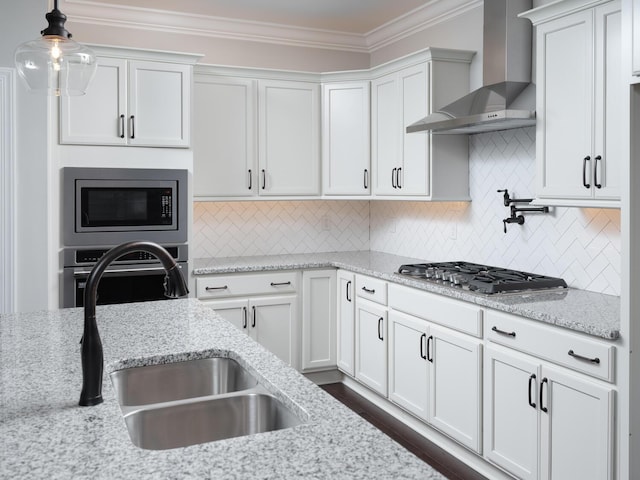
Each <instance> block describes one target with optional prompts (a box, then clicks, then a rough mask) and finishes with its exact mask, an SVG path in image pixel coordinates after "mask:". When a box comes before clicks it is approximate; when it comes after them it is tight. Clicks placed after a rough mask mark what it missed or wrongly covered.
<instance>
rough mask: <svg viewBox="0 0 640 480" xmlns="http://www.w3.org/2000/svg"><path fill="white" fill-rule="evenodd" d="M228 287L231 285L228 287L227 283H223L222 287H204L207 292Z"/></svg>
mask: <svg viewBox="0 0 640 480" xmlns="http://www.w3.org/2000/svg"><path fill="white" fill-rule="evenodd" d="M227 288H229V287H228V286H226V285H223V286H222V287H205V288H204V289H205V290H206V291H207V292H210V291H212V290H226V289H227Z"/></svg>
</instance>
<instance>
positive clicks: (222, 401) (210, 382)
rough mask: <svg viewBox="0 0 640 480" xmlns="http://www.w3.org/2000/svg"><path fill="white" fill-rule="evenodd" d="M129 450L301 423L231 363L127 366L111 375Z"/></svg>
mask: <svg viewBox="0 0 640 480" xmlns="http://www.w3.org/2000/svg"><path fill="white" fill-rule="evenodd" d="M110 376H111V380H112V382H113V385H114V388H115V391H116V396H117V399H118V403H120V408H121V410H122V414H123V416H124V420H125V424H126V425H127V429H128V430H129V436H130V437H131V441H132V442H133V444H134V445H136V446H138V447H140V448H145V449H148V450H166V449H170V448H178V447H187V446H189V445H196V444H199V443H206V442H212V441H215V440H222V439H225V438H232V437H239V436H243V435H250V434H254V433H263V432H269V431H272V430H281V429H283V428H289V427H294V426H296V425H300V424H301V423H303V421H302V420H301V419H300V418H299V417H298V416H297V415H296V414H295V413H294V412H293V411H292V410H290V409H289V408H288V407H287V406H286V405H284V404H283V403H282V402H281V401H280V400H278V399H277V398H276V397H275V396H273V395H271V394H270V393H269V392H268V391H267V390H266V389H265V388H264V387H263V386H262V385H260V383H259V382H258V380H257V379H256V378H255V377H254V376H253V375H251V374H250V373H249V372H247V370H245V369H244V368H243V367H242V366H241V365H240V364H239V363H238V362H236V361H235V360H233V359H231V358H226V357H214V358H205V359H199V360H189V361H185V362H175V363H165V364H162V365H150V366H145V367H133V368H127V369H123V370H117V371H115V372H113V373H111V375H110Z"/></svg>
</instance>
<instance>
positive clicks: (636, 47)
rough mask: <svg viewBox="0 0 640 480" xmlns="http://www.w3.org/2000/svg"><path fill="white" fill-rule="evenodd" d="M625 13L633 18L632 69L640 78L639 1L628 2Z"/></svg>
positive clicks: (631, 0) (630, 0)
mask: <svg viewBox="0 0 640 480" xmlns="http://www.w3.org/2000/svg"><path fill="white" fill-rule="evenodd" d="M627 5H628V8H629V10H628V11H627V9H626V8H627V7H626V6H627ZM624 12H625V15H630V16H631V42H632V43H631V54H632V57H631V62H632V65H631V68H632V72H633V74H634V75H636V76H640V4H638V2H637V0H628V1H627V3H626V5H625V10H624Z"/></svg>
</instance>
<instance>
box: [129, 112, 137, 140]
mask: <svg viewBox="0 0 640 480" xmlns="http://www.w3.org/2000/svg"><path fill="white" fill-rule="evenodd" d="M130 121H131V137H130V138H136V117H134V116H133V115H131V117H130Z"/></svg>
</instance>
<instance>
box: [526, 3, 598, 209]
mask: <svg viewBox="0 0 640 480" xmlns="http://www.w3.org/2000/svg"><path fill="white" fill-rule="evenodd" d="M593 56H594V48H593V17H592V12H591V11H583V12H579V13H577V14H574V15H570V16H566V17H561V18H559V19H558V20H554V21H551V22H548V23H544V24H541V25H538V26H537V68H538V74H537V76H538V81H537V89H538V91H537V96H538V97H537V116H538V117H537V131H536V142H537V146H536V154H537V156H538V159H537V169H538V171H537V195H538V196H539V197H542V198H544V197H551V198H590V197H591V190H590V185H591V184H592V183H593V178H592V169H593V162H594V159H593V153H592V144H591V140H592V118H593V109H592V98H593V66H594V65H593ZM583 174H584V175H583ZM585 185H589V187H585Z"/></svg>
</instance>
